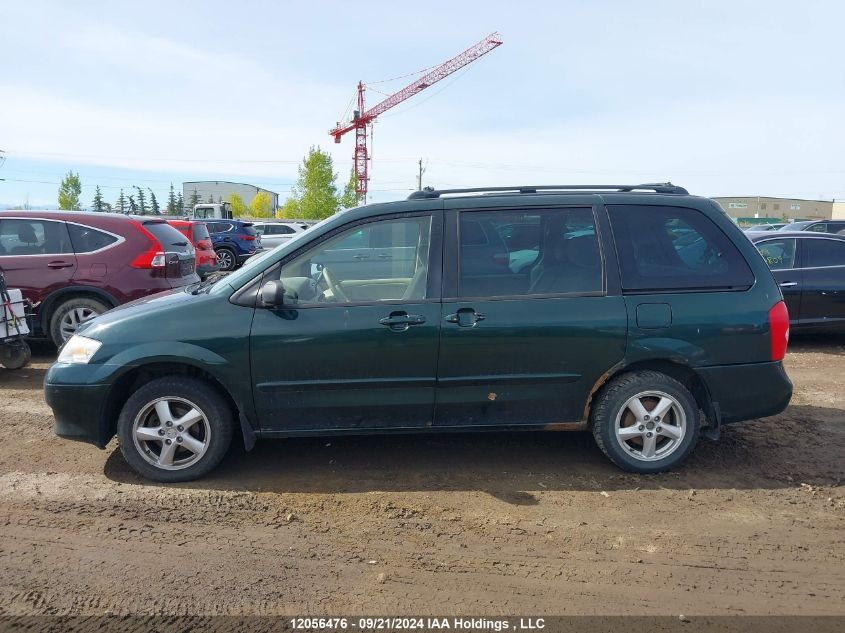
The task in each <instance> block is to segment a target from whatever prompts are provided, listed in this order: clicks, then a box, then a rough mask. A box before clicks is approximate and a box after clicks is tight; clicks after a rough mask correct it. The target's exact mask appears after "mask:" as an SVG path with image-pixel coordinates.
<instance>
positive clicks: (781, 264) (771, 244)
mask: <svg viewBox="0 0 845 633" xmlns="http://www.w3.org/2000/svg"><path fill="white" fill-rule="evenodd" d="M757 250H758V251H760V254H761V255H762V256H763V259H765V260H766V263H767V264H768V265H769V268H771V269H772V270H787V269H790V268H795V239H793V238H789V239H784V240H766V241H764V242H758V243H757Z"/></svg>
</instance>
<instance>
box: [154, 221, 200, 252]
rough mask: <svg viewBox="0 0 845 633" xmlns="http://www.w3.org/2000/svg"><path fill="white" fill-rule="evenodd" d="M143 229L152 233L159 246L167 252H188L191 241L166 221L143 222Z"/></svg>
mask: <svg viewBox="0 0 845 633" xmlns="http://www.w3.org/2000/svg"><path fill="white" fill-rule="evenodd" d="M144 229H146V230H147V231H149V232H150V233H152V235H153V237H154V238H156V239H157V240H158V243H159V244H161V247H162V248H163V249H164V250H165V252H168V253H190V252H191V248H192V247H191V243H190V241H189V240H188V238H187V237H185V236H184V235H182V233H180V232H179V231H178V230H177V229H175V228H173V227H172V226H170V225H169V224H167V223H166V222H145V223H144Z"/></svg>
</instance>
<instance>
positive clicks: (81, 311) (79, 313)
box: [61, 308, 100, 341]
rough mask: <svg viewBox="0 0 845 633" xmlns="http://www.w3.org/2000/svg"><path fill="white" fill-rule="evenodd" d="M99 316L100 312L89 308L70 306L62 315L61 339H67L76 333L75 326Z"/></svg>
mask: <svg viewBox="0 0 845 633" xmlns="http://www.w3.org/2000/svg"><path fill="white" fill-rule="evenodd" d="M98 316H100V313H99V312H97V311H96V310H92V309H91V308H72V309H70V310H69V311H68V312H67V314H65V315H64V316H63V317H62V321H61V333H62V340H65V341H66V340H68V339H69V338H70V337H71V336H73V335H74V334H75V333H76V330H77V328H78V327H79V326H80V325H82V324H83V323H85V322H86V321H90V320H91V319H93V318H95V317H98Z"/></svg>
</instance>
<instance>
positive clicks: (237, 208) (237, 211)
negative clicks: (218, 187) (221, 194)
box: [226, 191, 249, 218]
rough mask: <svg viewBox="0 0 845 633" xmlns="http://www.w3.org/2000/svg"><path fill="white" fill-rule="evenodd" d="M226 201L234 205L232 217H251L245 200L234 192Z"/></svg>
mask: <svg viewBox="0 0 845 633" xmlns="http://www.w3.org/2000/svg"><path fill="white" fill-rule="evenodd" d="M226 200H227V202H229V204H231V205H232V215H233V216H234V217H236V218H242V217H243V216H245V215H249V207H248V206H246V203H245V202H244V199H243V198H241V197H240V196H239V195H238V194H236V193H235V192H234V191H233V192H232V193H230V194H229V195H228V196H227V197H226Z"/></svg>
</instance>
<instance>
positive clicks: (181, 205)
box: [176, 191, 185, 215]
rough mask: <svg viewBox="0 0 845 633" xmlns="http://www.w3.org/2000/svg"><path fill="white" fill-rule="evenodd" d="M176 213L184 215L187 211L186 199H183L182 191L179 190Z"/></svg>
mask: <svg viewBox="0 0 845 633" xmlns="http://www.w3.org/2000/svg"><path fill="white" fill-rule="evenodd" d="M176 213H177V214H178V215H183V214H184V213H185V200H183V199H182V192H181V191H180V192H179V196H178V197H177V198H176Z"/></svg>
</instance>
